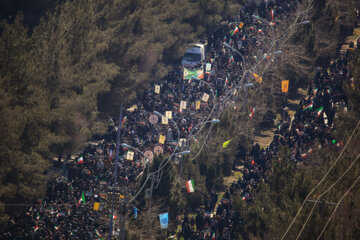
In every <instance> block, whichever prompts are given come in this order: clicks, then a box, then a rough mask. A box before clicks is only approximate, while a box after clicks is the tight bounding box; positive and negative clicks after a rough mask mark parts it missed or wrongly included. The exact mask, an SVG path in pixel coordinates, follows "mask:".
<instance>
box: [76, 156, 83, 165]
mask: <svg viewBox="0 0 360 240" xmlns="http://www.w3.org/2000/svg"><path fill="white" fill-rule="evenodd" d="M76 163H77V164H81V163H84V158H83V157H82V156H81V157H79V159H78V160H77V162H76Z"/></svg>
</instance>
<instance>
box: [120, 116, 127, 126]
mask: <svg viewBox="0 0 360 240" xmlns="http://www.w3.org/2000/svg"><path fill="white" fill-rule="evenodd" d="M126 120H127V116H125V117H123V119H122V120H121V124H124V123H125V122H126Z"/></svg>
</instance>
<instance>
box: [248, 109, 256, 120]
mask: <svg viewBox="0 0 360 240" xmlns="http://www.w3.org/2000/svg"><path fill="white" fill-rule="evenodd" d="M254 112H255V107H251V108H250V114H249V116H250V117H251V118H253V117H254Z"/></svg>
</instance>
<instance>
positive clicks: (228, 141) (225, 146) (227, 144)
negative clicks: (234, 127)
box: [223, 139, 231, 148]
mask: <svg viewBox="0 0 360 240" xmlns="http://www.w3.org/2000/svg"><path fill="white" fill-rule="evenodd" d="M230 142H231V139H230V140H227V141H225V142H223V148H227V147H228V146H229V144H230Z"/></svg>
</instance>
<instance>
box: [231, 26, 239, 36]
mask: <svg viewBox="0 0 360 240" xmlns="http://www.w3.org/2000/svg"><path fill="white" fill-rule="evenodd" d="M237 32H239V28H238V27H236V28H235V29H234V30H232V31H231V32H230V34H231V36H234V35H235V34H236V33H237Z"/></svg>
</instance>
